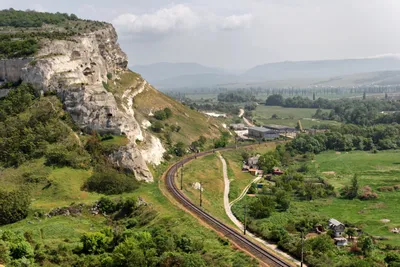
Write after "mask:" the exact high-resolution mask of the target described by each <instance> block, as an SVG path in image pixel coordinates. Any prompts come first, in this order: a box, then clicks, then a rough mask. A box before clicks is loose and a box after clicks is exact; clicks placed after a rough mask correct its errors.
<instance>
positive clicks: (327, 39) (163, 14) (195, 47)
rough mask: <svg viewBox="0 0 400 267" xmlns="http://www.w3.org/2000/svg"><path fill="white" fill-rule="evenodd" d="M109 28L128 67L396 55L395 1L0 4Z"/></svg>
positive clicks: (399, 43) (235, 65)
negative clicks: (69, 16) (104, 24)
mask: <svg viewBox="0 0 400 267" xmlns="http://www.w3.org/2000/svg"><path fill="white" fill-rule="evenodd" d="M10 7H12V8H14V9H22V10H25V9H34V10H37V11H46V12H57V11H59V12H63V13H74V14H76V15H78V16H79V17H81V18H87V19H94V20H101V21H107V22H111V23H113V25H114V26H115V28H116V29H117V32H118V35H119V43H120V44H121V46H122V48H123V50H124V51H125V52H126V53H127V54H128V57H129V62H130V63H129V65H130V66H132V65H138V64H151V63H156V62H196V63H200V64H203V65H207V66H213V67H221V68H225V69H247V68H251V67H253V66H255V65H260V64H265V63H270V62H279V61H287V60H290V61H298V60H320V59H344V58H363V57H370V56H376V55H381V54H392V53H399V52H400V16H399V15H398V14H400V1H398V0H380V1H376V0H335V1H331V0H187V1H181V0H175V1H165V0H164V1H162V0H131V1H121V0H107V1H105V0H89V1H83V0H80V1H79V0H68V1H58V0H13V1H10V0H0V8H1V9H5V8H10Z"/></svg>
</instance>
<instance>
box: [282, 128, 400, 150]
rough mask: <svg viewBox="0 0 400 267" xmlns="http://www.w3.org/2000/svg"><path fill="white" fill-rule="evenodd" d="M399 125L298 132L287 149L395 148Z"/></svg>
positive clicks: (399, 132) (397, 140) (398, 142)
mask: <svg viewBox="0 0 400 267" xmlns="http://www.w3.org/2000/svg"><path fill="white" fill-rule="evenodd" d="M399 135H400V126H399V125H375V126H369V127H364V126H357V125H351V124H348V125H343V126H340V127H330V131H329V132H325V133H317V134H314V135H308V134H299V135H298V136H297V137H296V138H295V139H293V141H292V142H290V143H288V144H287V146H286V147H287V149H288V150H289V151H291V152H294V153H307V152H311V153H315V154H318V153H320V152H322V151H326V150H336V151H351V150H364V151H371V150H374V149H375V148H377V149H380V150H385V149H393V148H397V147H398V146H399V145H400V140H399V138H398V136H399Z"/></svg>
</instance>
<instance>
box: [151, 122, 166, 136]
mask: <svg viewBox="0 0 400 267" xmlns="http://www.w3.org/2000/svg"><path fill="white" fill-rule="evenodd" d="M163 128H164V125H163V124H162V123H161V122H159V121H155V122H153V123H152V125H151V129H152V130H153V132H156V133H160V132H161V131H162V130H163Z"/></svg>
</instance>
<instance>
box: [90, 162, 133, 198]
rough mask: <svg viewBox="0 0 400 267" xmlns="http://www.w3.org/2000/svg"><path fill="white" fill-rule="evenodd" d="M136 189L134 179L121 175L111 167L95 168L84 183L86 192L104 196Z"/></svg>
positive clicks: (130, 176)
mask: <svg viewBox="0 0 400 267" xmlns="http://www.w3.org/2000/svg"><path fill="white" fill-rule="evenodd" d="M137 187H138V182H137V181H136V180H135V177H134V176H133V175H130V174H125V173H121V172H119V171H117V170H114V169H112V168H111V167H108V168H107V167H97V168H96V170H95V172H94V174H93V175H92V176H91V177H90V178H89V179H88V181H87V182H86V188H87V190H88V191H95V192H98V193H103V194H106V195H113V194H122V193H126V192H132V191H133V190H135V189H136V188H137Z"/></svg>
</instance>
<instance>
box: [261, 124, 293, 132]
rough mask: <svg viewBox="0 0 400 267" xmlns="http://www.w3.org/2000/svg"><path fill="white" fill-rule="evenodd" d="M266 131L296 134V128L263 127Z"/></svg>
mask: <svg viewBox="0 0 400 267" xmlns="http://www.w3.org/2000/svg"><path fill="white" fill-rule="evenodd" d="M263 127H264V128H266V129H269V130H272V131H275V132H278V133H281V134H284V133H294V132H297V130H296V128H293V127H288V126H284V125H276V124H268V125H264V126H263Z"/></svg>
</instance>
